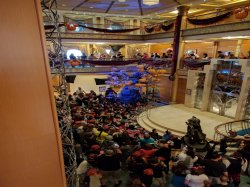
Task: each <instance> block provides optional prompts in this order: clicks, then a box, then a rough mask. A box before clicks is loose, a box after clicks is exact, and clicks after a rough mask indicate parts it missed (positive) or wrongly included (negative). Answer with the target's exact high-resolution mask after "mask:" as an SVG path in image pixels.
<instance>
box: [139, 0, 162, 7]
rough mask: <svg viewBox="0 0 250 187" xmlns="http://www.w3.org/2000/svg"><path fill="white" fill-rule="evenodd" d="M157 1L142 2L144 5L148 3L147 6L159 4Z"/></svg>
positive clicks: (145, 0) (146, 0)
mask: <svg viewBox="0 0 250 187" xmlns="http://www.w3.org/2000/svg"><path fill="white" fill-rule="evenodd" d="M159 1H160V0H143V4H144V5H149V6H151V5H157V4H159Z"/></svg>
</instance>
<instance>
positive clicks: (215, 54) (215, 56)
mask: <svg viewBox="0 0 250 187" xmlns="http://www.w3.org/2000/svg"><path fill="white" fill-rule="evenodd" d="M218 45H219V42H218V41H214V46H213V54H212V58H217V51H218Z"/></svg>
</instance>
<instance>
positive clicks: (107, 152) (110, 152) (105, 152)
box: [104, 149, 114, 156]
mask: <svg viewBox="0 0 250 187" xmlns="http://www.w3.org/2000/svg"><path fill="white" fill-rule="evenodd" d="M104 154H105V155H106V156H112V155H113V154H114V151H113V150H112V149H106V150H105V151H104Z"/></svg>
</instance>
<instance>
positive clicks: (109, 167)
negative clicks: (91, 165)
mask: <svg viewBox="0 0 250 187" xmlns="http://www.w3.org/2000/svg"><path fill="white" fill-rule="evenodd" d="M121 154H122V152H121V151H120V149H116V150H115V151H113V150H111V149H106V150H105V152H104V154H101V155H100V156H99V157H98V158H97V162H98V164H97V166H98V168H99V169H100V171H101V175H102V179H101V184H102V185H101V187H106V185H107V182H108V181H111V182H114V185H115V186H119V185H120V184H121V180H119V179H120V172H121V171H120V170H121Z"/></svg>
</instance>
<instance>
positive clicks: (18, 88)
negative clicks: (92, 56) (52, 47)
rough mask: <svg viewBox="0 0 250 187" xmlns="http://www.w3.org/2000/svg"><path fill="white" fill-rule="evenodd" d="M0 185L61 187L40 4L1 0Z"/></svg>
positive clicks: (63, 183)
mask: <svg viewBox="0 0 250 187" xmlns="http://www.w3.org/2000/svg"><path fill="white" fill-rule="evenodd" d="M0 23H1V24H2V25H4V27H3V28H1V29H0V38H1V44H0V45H1V55H0V61H1V63H0V90H1V91H0V98H1V101H0V106H1V107H0V119H1V125H0V131H1V136H0V142H1V143H0V144H1V145H0V149H1V154H0V165H1V169H0V186H1V187H17V186H20V187H66V179H65V173H64V164H63V155H62V146H61V140H60V134H59V125H58V121H57V114H56V108H55V103H54V96H53V89H52V86H51V76H50V68H49V62H48V55H47V49H46V45H45V37H44V35H45V34H44V29H43V23H42V15H41V7H40V0H25V1H20V0H11V1H1V6H0Z"/></svg>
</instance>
